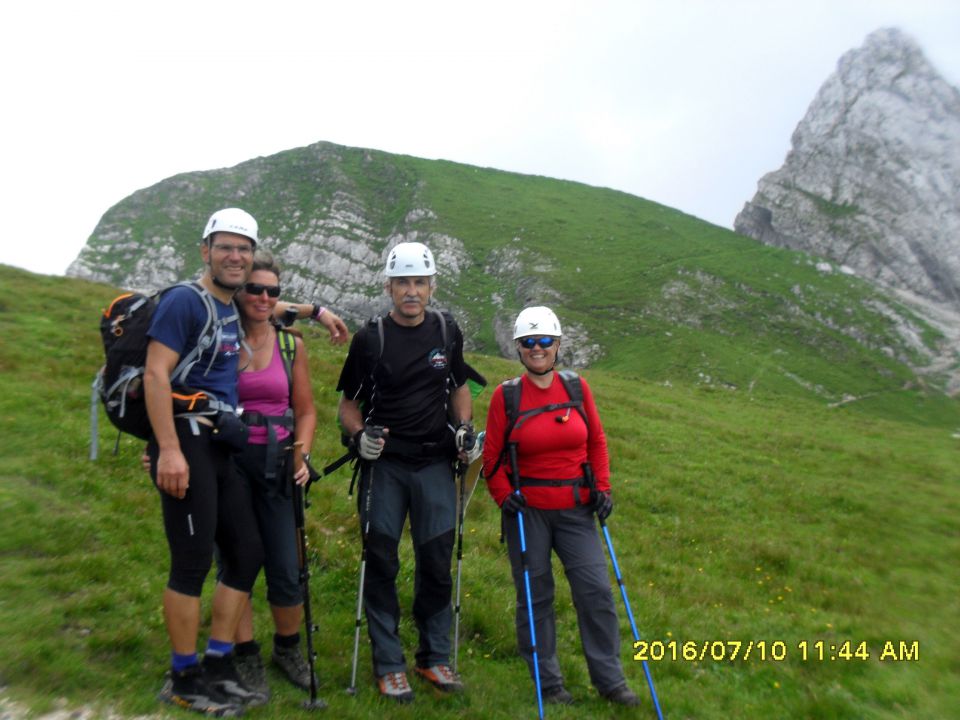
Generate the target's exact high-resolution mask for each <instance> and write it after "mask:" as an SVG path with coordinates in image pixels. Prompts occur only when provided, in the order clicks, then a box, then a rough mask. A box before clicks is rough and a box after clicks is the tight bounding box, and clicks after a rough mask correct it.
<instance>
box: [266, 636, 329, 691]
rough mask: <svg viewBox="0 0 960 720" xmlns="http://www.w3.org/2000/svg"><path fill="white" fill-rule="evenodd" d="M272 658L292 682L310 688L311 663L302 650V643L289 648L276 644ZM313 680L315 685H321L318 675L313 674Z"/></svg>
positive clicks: (305, 688) (300, 686) (306, 688)
mask: <svg viewBox="0 0 960 720" xmlns="http://www.w3.org/2000/svg"><path fill="white" fill-rule="evenodd" d="M270 659H271V660H272V661H273V664H274V665H276V666H277V667H278V668H280V669H281V670H282V671H283V674H284V675H286V676H287V679H288V680H289V681H290V682H292V683H293V684H294V685H296V686H297V687H298V688H302V689H303V690H310V665H309V664H308V663H307V660H306V658H304V657H303V653H301V652H300V645H294V646H293V647H289V648H285V647H278V646H276V645H274V646H273V656H272V657H271V658H270ZM313 682H314V684H315V686H316V685H319V681H318V680H317V676H316V675H314V676H313Z"/></svg>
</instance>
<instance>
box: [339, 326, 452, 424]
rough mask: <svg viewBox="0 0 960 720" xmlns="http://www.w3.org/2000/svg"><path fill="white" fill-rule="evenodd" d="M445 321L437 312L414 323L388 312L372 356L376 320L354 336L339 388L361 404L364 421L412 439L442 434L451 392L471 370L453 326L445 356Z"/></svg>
mask: <svg viewBox="0 0 960 720" xmlns="http://www.w3.org/2000/svg"><path fill="white" fill-rule="evenodd" d="M441 322H443V318H442V316H441V315H440V314H439V313H427V315H426V317H425V318H424V321H423V322H422V323H420V324H419V325H416V326H414V327H407V326H405V325H398V324H397V323H396V322H394V320H393V318H391V317H390V316H389V315H386V316H384V318H383V348H382V352H381V353H380V357H379V359H378V358H377V357H376V356H375V355H374V354H373V351H374V350H376V348H377V347H378V346H379V342H378V340H377V338H376V335H377V328H376V325H375V324H372V323H367V324H366V325H365V326H364V327H362V328H360V330H358V331H357V333H356V335H354V336H353V341H352V342H351V343H350V351H349V353H348V354H347V359H346V361H345V362H344V364H343V370H342V371H341V372H340V381H339V382H338V384H337V390H338V391H340V392H343V393H344V396H345V397H347V398H349V399H352V400H357V401H358V402H359V403H360V409H361V411H362V412H363V416H364V420H365V422H366V423H368V424H371V425H381V426H384V427H388V428H390V435H391V436H392V437H395V438H397V439H401V440H407V441H410V442H421V443H427V442H440V441H441V440H442V439H443V438H444V435H445V434H446V433H447V429H446V428H447V423H448V417H447V404H448V399H449V393H450V390H451V389H452V388H458V387H460V386H461V385H463V384H464V383H465V382H466V381H467V370H466V364H465V363H464V360H463V334H462V333H461V332H460V329H459V328H455V331H454V337H453V343H452V346H453V347H452V351H451V352H450V354H451V355H452V357H447V350H446V348H444V346H443V332H442V328H441V326H440V323H441ZM448 332H449V331H448ZM371 334H372V335H373V336H374V337H372V338H371V337H370V336H371Z"/></svg>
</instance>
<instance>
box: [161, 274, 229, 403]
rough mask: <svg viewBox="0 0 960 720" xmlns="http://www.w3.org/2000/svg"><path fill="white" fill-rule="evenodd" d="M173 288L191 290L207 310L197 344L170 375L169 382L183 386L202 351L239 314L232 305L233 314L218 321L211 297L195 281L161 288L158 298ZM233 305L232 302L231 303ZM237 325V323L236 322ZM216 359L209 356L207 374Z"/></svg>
mask: <svg viewBox="0 0 960 720" xmlns="http://www.w3.org/2000/svg"><path fill="white" fill-rule="evenodd" d="M175 287H188V288H190V289H191V290H193V291H194V292H195V293H196V294H197V295H199V296H200V299H201V300H202V301H203V306H204V307H205V308H206V310H207V319H206V321H204V324H203V329H202V330H201V331H200V334H199V336H198V337H197V344H196V346H195V347H194V348H193V350H192V351H191V352H190V353H188V354H187V355H185V356H184V357H181V358H180V361H179V362H178V363H177V366H176V367H175V368H174V369H173V372H172V373H171V374H170V381H171V382H173V383H179V384H183V383H184V382H186V378H187V374H188V373H189V372H190V370H191V368H192V367H193V366H194V365H195V364H196V363H197V361H198V360H200V356H201V355H203V353H204V351H206V350H207V348H209V347H210V346H211V345H215V344H216V343H217V342H218V340H219V338H220V334H221V331H222V328H223V326H224V325H226V324H227V323H229V322H233V321H234V320H239V318H240V314H239V313H238V312H237V306H236V305H233V309H234V314H233V315H231V316H230V317H226V318H223V319H222V320H219V319H218V317H217V306H216V305H215V304H214V301H213V296H212V295H211V294H210V293H209V292H208V291H207V289H206V288H205V287H203V285H201V284H200V283H198V282H196V281H195V280H184V281H183V282H178V283H176V284H174V285H170V286H168V287H165V288H163V289H162V290H160V292H159V293H158V297H159V296H160V295H163V294H164V293H165V292H167V290H170V289H171V288H175ZM231 304H233V301H231ZM238 325H239V322H238ZM215 358H216V355H215V354H214V355H211V357H210V364H209V365H208V367H207V372H209V371H210V368H211V367H213V361H214V359H215Z"/></svg>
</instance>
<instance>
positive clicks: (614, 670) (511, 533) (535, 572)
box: [504, 506, 626, 693]
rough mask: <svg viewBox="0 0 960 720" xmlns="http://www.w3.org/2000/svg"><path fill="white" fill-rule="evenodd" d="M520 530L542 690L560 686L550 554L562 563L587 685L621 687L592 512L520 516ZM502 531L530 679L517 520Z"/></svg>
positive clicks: (614, 625) (507, 521)
mask: <svg viewBox="0 0 960 720" xmlns="http://www.w3.org/2000/svg"><path fill="white" fill-rule="evenodd" d="M523 530H524V536H525V539H526V545H527V566H528V568H529V571H530V595H531V596H532V598H533V622H534V629H535V631H536V636H537V657H538V659H539V661H540V685H541V687H542V688H543V689H544V690H549V689H552V688H555V687H558V686H560V685H562V684H563V676H562V675H561V673H560V662H559V660H558V659H557V631H556V618H555V616H554V610H553V599H554V584H553V570H552V568H551V565H550V554H551V551H554V552H556V553H557V557H559V558H560V562H561V563H563V569H564V572H565V573H566V575H567V581H568V582H569V583H570V591H571V594H572V596H573V604H574V607H575V609H576V612H577V625H578V627H579V629H580V641H581V643H582V644H583V654H584V657H585V658H586V660H587V668H588V670H589V672H590V681H591V682H592V683H593V685H594V687H596V688H597V690H598V691H600V692H601V693H606V692H609V691H611V690H613V689H614V688H616V687H618V686H620V685H623V684H624V683H625V682H626V679H625V678H624V675H623V666H622V665H621V664H620V624H619V621H618V620H617V612H616V607H615V606H614V602H613V592H612V590H611V589H610V577H609V575H608V573H607V562H606V558H605V557H604V555H603V547H602V546H601V543H600V536H599V534H598V531H597V526H596V522H595V521H594V517H593V510H592V509H590V508H589V507H586V506H581V507H576V508H571V509H569V510H538V509H536V508H528V509H527V510H525V511H524V512H523ZM504 531H505V535H506V540H507V551H508V552H509V554H510V565H511V568H512V570H513V583H514V585H515V586H516V591H517V616H516V623H517V644H518V645H519V646H520V655H521V656H522V657H523V658H524V660H526V661H527V666H528V667H529V669H530V677H531V678H532V677H533V649H532V646H531V643H530V622H529V617H528V613H527V594H526V590H525V587H524V581H523V564H522V562H521V559H520V535H519V530H518V524H517V518H515V517H510V516H509V515H505V517H504Z"/></svg>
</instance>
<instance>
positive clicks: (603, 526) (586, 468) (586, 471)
mask: <svg viewBox="0 0 960 720" xmlns="http://www.w3.org/2000/svg"><path fill="white" fill-rule="evenodd" d="M583 476H584V477H585V478H586V480H587V484H588V485H589V486H590V489H591V490H593V491H596V489H597V482H596V478H594V476H593V468H592V467H590V463H584V464H583ZM597 520H599V521H600V530H601V531H603V537H604V539H605V540H606V541H607V552H609V553H610V563H611V564H612V565H613V574H614V575H615V576H616V578H617V585H619V586H620V596H621V597H622V598H623V607H624V608H625V609H626V611H627V618H628V619H629V620H630V630H632V631H633V641H634V642H637V643H638V642H640V632H639V631H638V630H637V623H636V622H634V620H633V611H632V610H631V609H630V600H629V599H628V598H627V588H626V586H625V585H624V584H623V576H622V575H621V574H620V565H619V563H617V553H616V552H614V550H613V540H611V539H610V530H609V529H608V528H607V521H606V520H605V519H601V518H600V516H599V515H598V516H597ZM641 664H642V665H643V674H644V675H646V677H647V686H648V687H649V688H650V698H651V699H652V700H653V708H654V710H656V711H657V718H659V720H663V712H662V711H661V710H660V699H659V698H658V697H657V691H656V689H654V687H653V676H652V675H651V674H650V667H649V666H648V665H647V661H646V660H643V661H642V663H641Z"/></svg>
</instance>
